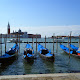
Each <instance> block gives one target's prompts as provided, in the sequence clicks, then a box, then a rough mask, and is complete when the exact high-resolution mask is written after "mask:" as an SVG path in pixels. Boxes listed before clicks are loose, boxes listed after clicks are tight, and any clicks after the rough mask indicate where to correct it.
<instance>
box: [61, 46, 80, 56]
mask: <svg viewBox="0 0 80 80" xmlns="http://www.w3.org/2000/svg"><path fill="white" fill-rule="evenodd" d="M60 48H61V49H62V50H63V51H64V52H65V53H67V54H70V55H73V56H76V57H78V58H80V55H78V53H77V52H76V51H75V50H73V49H69V48H68V47H66V46H64V45H62V44H60Z"/></svg>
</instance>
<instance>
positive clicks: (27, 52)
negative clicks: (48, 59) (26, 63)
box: [24, 43, 34, 60]
mask: <svg viewBox="0 0 80 80" xmlns="http://www.w3.org/2000/svg"><path fill="white" fill-rule="evenodd" d="M24 58H25V59H27V60H30V59H34V50H33V48H32V46H31V45H30V44H29V43H27V44H26V47H25V49H24Z"/></svg>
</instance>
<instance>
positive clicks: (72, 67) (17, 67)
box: [0, 39, 80, 75]
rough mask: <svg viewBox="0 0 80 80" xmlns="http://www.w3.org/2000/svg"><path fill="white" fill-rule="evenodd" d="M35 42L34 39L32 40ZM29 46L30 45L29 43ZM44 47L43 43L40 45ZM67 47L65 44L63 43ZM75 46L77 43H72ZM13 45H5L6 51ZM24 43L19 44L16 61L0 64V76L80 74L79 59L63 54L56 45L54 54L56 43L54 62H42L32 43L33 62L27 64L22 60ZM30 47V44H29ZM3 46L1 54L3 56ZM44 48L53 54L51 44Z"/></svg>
mask: <svg viewBox="0 0 80 80" xmlns="http://www.w3.org/2000/svg"><path fill="white" fill-rule="evenodd" d="M22 40H23V41H31V40H32V39H22ZM34 41H36V39H34ZM38 41H45V40H44V39H38ZM46 41H52V39H47V40H46ZM65 41H67V39H66V40H65ZM72 41H78V39H72ZM30 44H31V43H30ZM41 44H42V45H43V46H45V43H41ZM63 44H64V45H65V46H67V43H63ZM72 44H74V45H75V46H77V47H78V46H79V44H78V43H72ZM13 45H14V43H7V50H8V49H9V48H10V47H12V46H13ZM25 45H26V43H21V44H20V53H19V54H18V59H15V60H14V61H12V62H10V63H6V64H0V75H24V74H43V73H45V74H47V73H73V72H80V59H78V58H76V57H73V56H70V59H69V55H67V54H65V53H64V52H63V51H62V49H61V48H60V46H59V45H60V44H59V43H58V51H57V53H56V43H55V44H54V50H55V51H54V52H55V60H54V62H49V61H45V60H43V59H42V58H41V57H40V56H39V55H38V53H36V44H35V43H34V45H33V48H34V52H35V57H36V59H34V61H32V62H27V61H26V60H25V59H24V58H23V51H24V48H25ZM31 45H32V44H31ZM4 46H5V45H4V44H2V47H3V54H4ZM46 47H47V48H48V49H49V50H51V51H52V52H53V43H46Z"/></svg>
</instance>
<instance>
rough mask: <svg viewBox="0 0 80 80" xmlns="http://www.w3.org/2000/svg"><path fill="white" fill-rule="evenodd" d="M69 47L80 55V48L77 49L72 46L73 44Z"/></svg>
mask: <svg viewBox="0 0 80 80" xmlns="http://www.w3.org/2000/svg"><path fill="white" fill-rule="evenodd" d="M69 46H70V47H71V48H72V49H73V50H74V51H76V52H77V55H80V48H79V47H76V46H74V45H72V44H69Z"/></svg>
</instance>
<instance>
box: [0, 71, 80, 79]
mask: <svg viewBox="0 0 80 80" xmlns="http://www.w3.org/2000/svg"><path fill="white" fill-rule="evenodd" d="M0 80H80V73H56V74H27V75H8V76H7V75H5V76H0Z"/></svg>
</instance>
